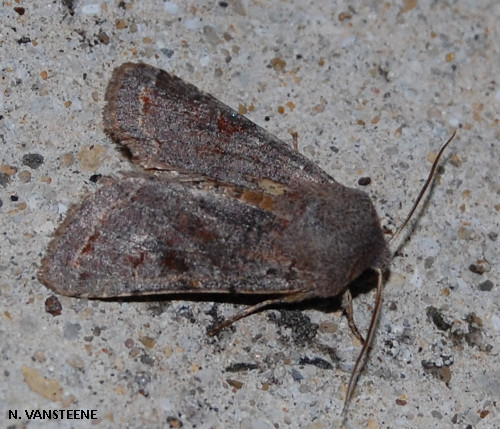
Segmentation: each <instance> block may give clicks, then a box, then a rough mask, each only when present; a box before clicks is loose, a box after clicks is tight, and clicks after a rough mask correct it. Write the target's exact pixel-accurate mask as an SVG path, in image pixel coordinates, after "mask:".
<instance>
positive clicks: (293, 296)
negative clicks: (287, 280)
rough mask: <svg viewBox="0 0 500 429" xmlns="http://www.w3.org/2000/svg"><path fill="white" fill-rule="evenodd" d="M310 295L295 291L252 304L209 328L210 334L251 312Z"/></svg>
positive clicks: (295, 300) (297, 300) (289, 302)
mask: <svg viewBox="0 0 500 429" xmlns="http://www.w3.org/2000/svg"><path fill="white" fill-rule="evenodd" d="M307 297H308V294H307V293H306V292H295V293H292V294H290V295H286V296H284V297H280V298H273V299H267V300H266V301H262V302H259V303H258V304H255V305H252V306H250V307H247V308H245V309H244V310H242V311H240V312H238V313H236V314H235V315H233V316H232V317H230V318H229V319H227V320H225V321H224V322H222V323H219V324H218V325H217V326H215V327H213V328H210V329H209V330H208V335H210V336H213V335H215V334H217V333H218V332H219V331H221V330H222V329H224V328H227V327H228V326H231V325H232V324H233V323H234V322H236V321H238V320H240V319H243V318H244V317H247V316H250V315H251V314H254V313H256V312H258V311H259V310H262V309H263V308H265V307H268V306H270V305H276V304H291V303H294V302H300V301H303V300H304V299H306V298H307Z"/></svg>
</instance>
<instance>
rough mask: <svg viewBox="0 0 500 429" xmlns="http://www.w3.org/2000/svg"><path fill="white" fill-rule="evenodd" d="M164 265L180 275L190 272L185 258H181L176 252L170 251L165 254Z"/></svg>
mask: <svg viewBox="0 0 500 429" xmlns="http://www.w3.org/2000/svg"><path fill="white" fill-rule="evenodd" d="M162 265H163V266H164V267H165V268H166V269H168V270H171V271H176V272H178V273H185V272H186V271H189V267H188V266H187V265H186V262H185V261H184V258H182V256H180V255H179V254H178V253H177V252H176V251H175V250H169V251H167V252H165V253H164V254H163V258H162Z"/></svg>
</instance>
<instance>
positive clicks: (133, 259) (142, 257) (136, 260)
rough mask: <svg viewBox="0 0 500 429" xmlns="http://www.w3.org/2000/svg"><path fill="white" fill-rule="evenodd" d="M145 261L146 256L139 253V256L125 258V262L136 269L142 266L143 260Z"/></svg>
mask: <svg viewBox="0 0 500 429" xmlns="http://www.w3.org/2000/svg"><path fill="white" fill-rule="evenodd" d="M145 259H146V255H145V253H144V252H141V254H140V255H139V256H127V261H128V262H129V263H130V264H131V265H132V266H133V267H134V269H136V268H137V267H138V266H139V265H142V263H143V262H144V260H145Z"/></svg>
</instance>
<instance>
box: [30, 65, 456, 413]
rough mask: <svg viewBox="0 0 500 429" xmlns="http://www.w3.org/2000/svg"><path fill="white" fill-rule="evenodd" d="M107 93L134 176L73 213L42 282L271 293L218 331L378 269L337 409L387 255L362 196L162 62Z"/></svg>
mask: <svg viewBox="0 0 500 429" xmlns="http://www.w3.org/2000/svg"><path fill="white" fill-rule="evenodd" d="M105 99H106V101H107V105H106V107H105V109H104V127H105V131H106V133H107V134H108V135H109V136H111V137H112V138H113V139H114V140H116V141H117V142H118V143H119V144H120V145H122V146H123V147H124V148H126V150H127V151H129V152H130V155H131V160H132V162H134V163H136V164H138V165H139V166H141V167H142V169H143V171H142V172H138V173H127V174H123V175H122V176H121V177H119V178H117V179H114V180H111V181H110V182H109V183H107V184H105V185H104V186H102V187H101V188H100V189H99V190H98V191H97V192H96V193H95V194H93V195H90V196H89V197H87V198H86V199H84V200H83V201H82V202H81V203H79V204H77V205H75V206H73V207H72V208H71V209H70V210H69V212H68V214H67V216H66V219H65V220H64V222H63V223H62V224H61V225H60V226H59V228H58V229H57V231H56V233H55V238H54V239H53V241H52V242H51V243H50V245H49V248H48V251H47V254H46V256H45V257H44V258H43V260H42V266H41V269H40V275H39V277H40V280H41V281H42V282H43V283H44V284H45V285H47V286H48V287H50V288H51V289H53V290H54V291H56V292H57V293H60V294H62V295H68V296H78V297H88V298H107V297H121V296H137V295H147V294H162V293H163V294H174V293H184V294H185V293H195V294H205V293H224V294H260V295H266V294H268V295H269V296H270V297H271V298H270V299H268V300H265V301H263V302H261V303H259V304H257V305H255V306H252V307H249V308H247V309H246V310H244V311H242V312H241V313H238V314H236V315H235V316H234V317H232V318H231V319H229V320H227V321H226V322H224V323H223V324H221V325H219V326H218V327H216V328H215V329H213V330H212V331H211V333H212V334H213V333H215V332H216V331H218V330H219V329H221V328H223V327H226V326H228V325H230V324H231V323H233V322H234V321H236V320H238V319H240V318H241V317H244V316H247V315H249V314H251V313H253V312H255V311H257V310H259V309H261V308H263V307H266V306H268V305H272V304H277V303H293V302H300V301H303V300H306V299H310V298H318V297H321V298H328V297H334V296H337V295H341V294H344V293H346V291H347V293H348V285H349V283H351V282H352V281H353V280H355V279H356V278H357V277H359V276H360V275H361V274H362V273H363V272H365V271H366V270H375V271H376V273H377V276H378V282H377V283H378V285H377V298H376V306H375V311H374V313H373V315H372V321H371V324H370V328H369V330H368V334H367V336H366V340H365V341H364V346H363V349H362V351H361V352H360V355H359V357H358V360H357V363H356V367H355V370H354V371H353V374H352V376H351V380H350V384H349V388H348V392H347V395H346V401H345V407H344V411H343V415H344V416H346V414H347V411H348V405H349V400H350V397H351V395H352V391H353V389H354V386H355V383H356V380H357V377H358V375H359V373H360V371H361V369H362V367H363V363H364V360H365V358H366V355H367V352H368V349H369V347H370V344H371V341H372V338H373V334H374V332H375V326H376V321H377V317H378V313H379V310H380V301H381V290H382V273H383V272H384V271H386V270H387V268H388V265H389V262H390V260H391V252H390V251H389V247H388V243H387V242H386V240H385V239H384V233H383V231H382V229H381V227H380V222H379V219H378V216H377V214H376V211H375V208H374V207H373V204H372V202H371V201H370V198H369V197H368V195H367V194H366V193H365V192H362V191H360V190H357V189H352V188H348V187H345V186H343V185H341V184H339V183H337V182H336V181H335V180H334V179H333V178H332V177H330V176H329V175H328V174H327V173H325V172H324V171H323V170H321V169H320V168H319V167H317V166H316V165H315V164H314V163H312V162H311V161H309V160H307V159H306V158H305V157H304V156H302V155H301V154H299V153H297V152H296V151H294V150H293V149H292V148H291V147H289V146H288V145H286V144H285V143H283V142H281V141H280V140H278V139H276V138H275V137H274V136H272V135H271V134H269V133H268V132H266V131H265V130H264V129H262V128H261V127H259V126H257V125H256V124H254V123H253V122H251V121H250V120H248V119H246V118H245V117H243V116H241V115H239V114H238V113H236V112H235V111H234V110H232V109H231V108H229V107H228V106H226V105H225V104H223V103H221V102H220V101H218V100H217V99H216V98H214V97H212V96H211V95H209V94H206V93H204V92H202V91H200V90H199V89H197V88H196V87H194V86H193V85H190V84H188V83H186V82H184V81H183V80H181V79H179V78H177V77H174V76H172V75H170V74H168V73H167V72H165V71H163V70H160V69H157V68H154V67H151V66H149V65H145V64H132V63H126V64H123V65H121V66H120V67H118V68H117V69H115V70H114V72H113V76H112V78H111V80H110V82H109V85H108V88H107V91H106V95H105ZM452 138H453V136H452ZM452 138H450V140H449V141H448V142H447V143H446V144H445V145H444V146H443V148H442V149H441V151H440V153H439V155H438V158H437V159H436V161H435V162H434V165H433V167H432V170H431V173H430V175H429V178H428V180H427V183H426V185H425V186H424V188H423V189H422V191H421V192H420V195H419V197H418V198H417V202H416V203H415V205H414V207H413V209H412V210H411V213H410V215H409V216H408V219H409V218H410V216H411V214H412V213H413V212H414V210H415V208H416V205H417V203H418V201H419V200H420V199H421V197H422V195H423V193H424V192H425V189H426V188H427V186H428V184H429V183H430V181H431V180H432V177H433V174H434V171H435V168H436V166H437V163H438V161H439V157H440V156H441V153H442V152H443V150H444V148H445V147H446V145H447V144H448V143H449V142H450V141H451V139H452ZM171 171H175V172H178V174H171V173H170V172H171ZM408 219H407V220H406V221H405V223H404V224H403V227H404V225H406V223H407V222H408ZM349 302H350V300H349Z"/></svg>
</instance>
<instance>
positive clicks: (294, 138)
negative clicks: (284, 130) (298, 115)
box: [290, 131, 299, 153]
mask: <svg viewBox="0 0 500 429" xmlns="http://www.w3.org/2000/svg"><path fill="white" fill-rule="evenodd" d="M290 134H291V135H292V145H293V150H294V151H295V152H297V153H299V133H298V132H297V131H292V132H291V133H290Z"/></svg>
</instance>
